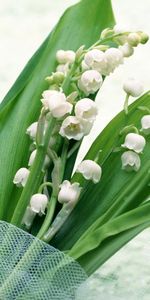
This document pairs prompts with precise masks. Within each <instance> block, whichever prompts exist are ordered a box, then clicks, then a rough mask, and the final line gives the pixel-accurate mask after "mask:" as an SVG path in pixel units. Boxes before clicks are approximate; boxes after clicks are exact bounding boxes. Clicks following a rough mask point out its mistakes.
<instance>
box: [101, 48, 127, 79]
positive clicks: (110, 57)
mask: <svg viewBox="0 0 150 300" xmlns="http://www.w3.org/2000/svg"><path fill="white" fill-rule="evenodd" d="M105 57H106V60H107V64H108V72H109V70H110V72H113V71H114V69H115V68H117V67H118V66H119V65H120V64H122V63H123V54H122V51H120V50H119V49H117V48H109V49H107V50H106V52H105ZM106 75H107V74H106Z"/></svg>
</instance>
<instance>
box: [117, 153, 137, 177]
mask: <svg viewBox="0 0 150 300" xmlns="http://www.w3.org/2000/svg"><path fill="white" fill-rule="evenodd" d="M121 161H122V169H123V170H126V171H128V172H130V171H136V172H137V171H138V170H139V169H140V166H141V160H140V157H139V155H138V154H137V153H135V152H133V151H126V152H124V153H123V154H122V156H121Z"/></svg>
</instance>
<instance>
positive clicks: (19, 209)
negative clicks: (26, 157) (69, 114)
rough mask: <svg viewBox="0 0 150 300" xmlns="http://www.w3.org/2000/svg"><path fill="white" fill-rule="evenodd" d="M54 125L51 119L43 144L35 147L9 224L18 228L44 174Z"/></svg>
mask: <svg viewBox="0 0 150 300" xmlns="http://www.w3.org/2000/svg"><path fill="white" fill-rule="evenodd" d="M54 124H55V119H54V118H52V119H51V120H50V121H49V124H48V127H47V130H46V134H45V139H44V144H43V145H40V146H38V147H37V153H36V157H35V160H34V163H33V165H32V167H31V171H30V175H29V177H28V180H27V183H26V185H25V187H24V189H23V191H22V194H21V197H20V199H19V201H18V204H17V206H16V208H15V211H14V214H13V216H12V219H11V223H12V224H14V225H16V226H18V227H20V226H21V221H22V218H23V215H24V212H25V210H26V208H27V206H28V203H29V201H30V198H31V196H32V195H33V194H34V193H35V192H36V191H37V190H38V187H39V185H40V182H41V179H42V177H43V175H44V173H43V172H42V167H43V163H44V159H45V155H46V152H47V147H48V144H49V139H50V136H51V133H52V129H53V127H54Z"/></svg>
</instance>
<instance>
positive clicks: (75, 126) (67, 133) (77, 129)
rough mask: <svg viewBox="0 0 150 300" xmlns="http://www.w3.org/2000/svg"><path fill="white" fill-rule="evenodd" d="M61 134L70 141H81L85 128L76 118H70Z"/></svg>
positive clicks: (62, 126)
mask: <svg viewBox="0 0 150 300" xmlns="http://www.w3.org/2000/svg"><path fill="white" fill-rule="evenodd" d="M59 133H60V135H62V136H63V137H67V139H69V140H70V139H74V140H80V139H81V138H82V137H83V136H84V128H83V125H82V124H81V122H80V121H79V120H78V119H77V118H76V117H74V116H69V117H67V118H66V119H65V120H64V121H63V123H62V125H61V128H60V131H59Z"/></svg>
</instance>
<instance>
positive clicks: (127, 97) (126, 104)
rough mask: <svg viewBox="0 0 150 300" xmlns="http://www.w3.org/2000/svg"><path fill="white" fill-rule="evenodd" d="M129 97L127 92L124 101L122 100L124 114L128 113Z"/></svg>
mask: <svg viewBox="0 0 150 300" xmlns="http://www.w3.org/2000/svg"><path fill="white" fill-rule="evenodd" d="M129 97H130V95H129V94H127V95H126V98H125V102H124V111H125V114H126V115H127V114H128V102H129Z"/></svg>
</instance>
